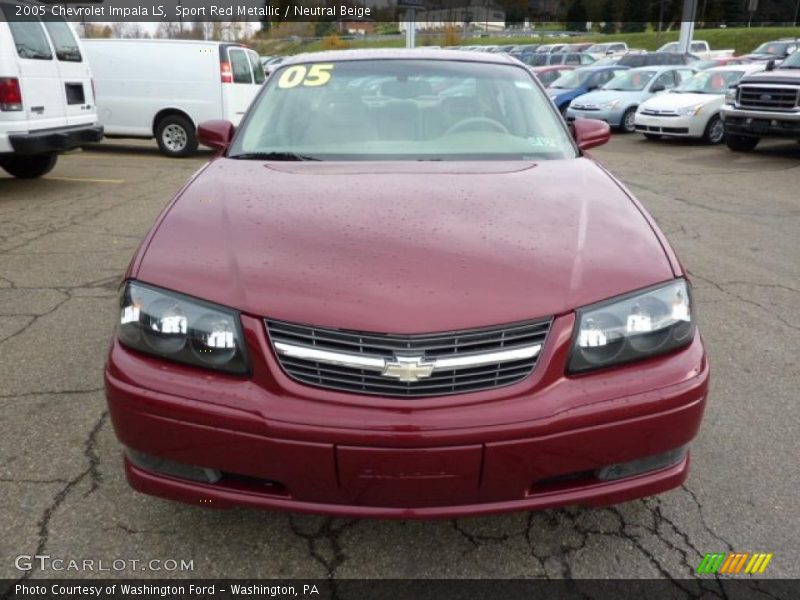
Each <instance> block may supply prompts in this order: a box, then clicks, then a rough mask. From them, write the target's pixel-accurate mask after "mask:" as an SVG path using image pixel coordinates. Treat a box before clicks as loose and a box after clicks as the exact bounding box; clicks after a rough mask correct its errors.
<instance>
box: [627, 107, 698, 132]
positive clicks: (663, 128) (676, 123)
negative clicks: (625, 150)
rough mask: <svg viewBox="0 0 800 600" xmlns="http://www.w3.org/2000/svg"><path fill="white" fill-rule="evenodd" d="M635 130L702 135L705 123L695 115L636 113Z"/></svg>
mask: <svg viewBox="0 0 800 600" xmlns="http://www.w3.org/2000/svg"><path fill="white" fill-rule="evenodd" d="M635 125H636V131H637V132H638V133H653V134H656V135H666V136H674V137H696V138H699V137H703V133H704V131H705V126H706V123H705V121H704V120H701V119H699V118H697V117H680V116H679V117H658V116H653V115H643V114H640V113H637V114H636V121H635Z"/></svg>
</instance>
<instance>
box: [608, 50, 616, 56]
mask: <svg viewBox="0 0 800 600" xmlns="http://www.w3.org/2000/svg"><path fill="white" fill-rule="evenodd" d="M612 54H614V51H613V50H606V56H611V55H612Z"/></svg>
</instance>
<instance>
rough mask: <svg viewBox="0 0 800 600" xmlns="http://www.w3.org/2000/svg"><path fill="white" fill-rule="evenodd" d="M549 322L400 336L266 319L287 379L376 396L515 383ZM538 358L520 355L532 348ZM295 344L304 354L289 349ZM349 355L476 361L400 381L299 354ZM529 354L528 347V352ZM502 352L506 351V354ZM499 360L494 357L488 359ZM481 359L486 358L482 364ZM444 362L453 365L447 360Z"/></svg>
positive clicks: (533, 362) (451, 391) (526, 371)
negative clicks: (419, 377)
mask: <svg viewBox="0 0 800 600" xmlns="http://www.w3.org/2000/svg"><path fill="white" fill-rule="evenodd" d="M551 322H552V321H551V319H546V320H537V321H531V322H524V323H515V324H511V325H504V326H498V327H489V328H485V329H471V330H464V331H455V332H448V333H433V334H420V335H395V334H380V333H366V332H358V331H346V330H341V329H328V328H322V327H313V326H309V325H298V324H294V323H286V322H282V321H273V320H269V319H268V320H267V321H266V325H267V330H268V331H269V336H270V340H271V341H272V345H273V349H274V350H275V355H276V356H277V358H278V361H279V362H280V365H281V367H282V368H283V370H284V371H285V372H286V374H287V375H289V377H291V378H292V379H294V380H296V381H299V382H301V383H304V384H307V385H311V386H315V387H321V388H328V389H334V390H340V391H346V392H351V393H358V394H369V395H378V396H399V397H420V396H444V395H450V394H462V393H465V392H476V391H479V390H487V389H492V388H497V387H501V386H506V385H511V384H513V383H517V382H519V381H522V380H523V379H525V378H526V377H528V376H529V375H530V374H531V372H532V371H533V368H534V366H535V365H536V362H537V358H538V356H539V354H540V353H541V347H542V346H543V345H544V341H545V338H546V337H547V333H548V331H549V330H550V324H551ZM536 346H538V347H539V349H538V350H536V351H535V352H536V353H535V355H533V356H530V355H526V356H524V357H521V358H519V357H515V356H514V355H515V354H525V353H526V352H527V350H533V349H535V348H536ZM287 347H291V348H293V349H295V350H298V351H299V352H294V353H287V351H286V348H287ZM309 349H310V350H312V351H317V352H323V353H336V354H337V355H339V356H344V357H350V358H349V360H347V361H343V362H357V361H358V360H359V359H361V360H363V359H368V360H371V361H376V362H378V363H380V362H381V361H386V362H387V364H394V363H395V361H397V359H398V357H401V358H402V357H405V358H409V359H410V357H413V358H414V359H418V358H421V359H422V360H421V362H422V363H423V364H430V363H433V362H434V361H437V360H439V361H443V360H444V361H450V363H452V362H453V359H457V360H465V361H467V362H469V363H473V362H476V363H480V364H476V366H463V365H462V366H458V367H457V368H441V369H440V368H435V369H434V370H433V372H432V373H430V374H429V375H427V376H425V377H424V378H421V379H419V380H416V381H401V380H399V379H397V378H395V377H396V376H395V377H392V376H389V375H386V374H384V373H383V372H382V371H381V369H380V367H371V368H359V367H358V366H355V365H353V364H336V361H331V360H328V356H326V357H324V359H322V360H317V359H318V358H319V357H318V356H316V357H315V356H312V357H308V356H298V354H303V353H304V352H306V353H307V352H308V350H309ZM528 354H530V352H528ZM502 355H504V356H502ZM494 358H497V359H498V360H497V361H496V362H487V361H490V360H492V359H494ZM479 359H484V360H483V361H482V362H481V360H479ZM442 364H443V365H445V366H449V365H447V364H445V363H442Z"/></svg>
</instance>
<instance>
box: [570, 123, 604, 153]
mask: <svg viewBox="0 0 800 600" xmlns="http://www.w3.org/2000/svg"><path fill="white" fill-rule="evenodd" d="M572 135H573V137H574V138H575V141H576V142H577V143H578V148H580V149H581V150H589V149H590V148H596V147H597V146H602V145H603V144H607V143H608V142H609V140H610V139H611V127H610V126H609V125H608V123H606V122H605V121H598V120H597V119H575V120H574V121H573V122H572Z"/></svg>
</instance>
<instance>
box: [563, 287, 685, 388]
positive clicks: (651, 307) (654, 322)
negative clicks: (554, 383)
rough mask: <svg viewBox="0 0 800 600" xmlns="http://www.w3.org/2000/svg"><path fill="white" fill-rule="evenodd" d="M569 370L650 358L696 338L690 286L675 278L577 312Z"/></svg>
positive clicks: (588, 368) (573, 370) (589, 368)
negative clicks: (660, 284) (663, 283)
mask: <svg viewBox="0 0 800 600" xmlns="http://www.w3.org/2000/svg"><path fill="white" fill-rule="evenodd" d="M577 313H578V314H577V319H576V333H575V336H574V339H573V342H572V352H571V355H570V360H569V371H570V372H571V373H580V372H583V371H589V370H592V369H600V368H603V367H609V366H612V365H618V364H622V363H627V362H631V361H634V360H640V359H643V358H649V357H651V356H657V355H659V354H664V353H665V352H670V351H671V350H675V349H676V348H681V347H683V346H686V345H687V344H689V342H691V341H692V339H693V338H694V330H695V326H694V321H693V320H692V314H691V297H690V292H689V286H688V284H687V283H686V281H685V280H683V279H677V280H675V281H672V282H670V283H668V284H667V285H662V286H659V287H656V288H651V289H649V290H646V291H643V292H636V293H633V294H628V295H626V296H622V297H620V298H615V299H613V300H607V301H605V302H601V303H599V304H594V305H592V306H587V307H585V308H581V309H579V310H578V311H577Z"/></svg>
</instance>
